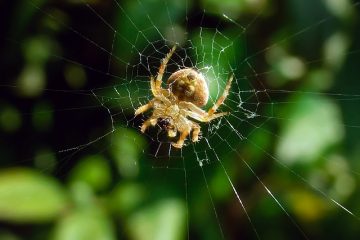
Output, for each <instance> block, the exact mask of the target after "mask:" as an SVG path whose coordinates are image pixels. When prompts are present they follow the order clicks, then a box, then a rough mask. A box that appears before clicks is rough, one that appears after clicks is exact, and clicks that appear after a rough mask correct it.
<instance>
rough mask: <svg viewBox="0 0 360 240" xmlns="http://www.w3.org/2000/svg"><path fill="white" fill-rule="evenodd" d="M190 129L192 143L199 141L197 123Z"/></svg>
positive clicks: (198, 126)
mask: <svg viewBox="0 0 360 240" xmlns="http://www.w3.org/2000/svg"><path fill="white" fill-rule="evenodd" d="M192 128H193V132H192V141H193V142H197V141H199V134H200V125H199V124H197V123H193V126H192Z"/></svg>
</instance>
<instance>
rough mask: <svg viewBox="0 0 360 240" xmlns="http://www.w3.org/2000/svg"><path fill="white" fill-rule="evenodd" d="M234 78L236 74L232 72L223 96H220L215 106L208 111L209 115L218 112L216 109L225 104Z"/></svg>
mask: <svg viewBox="0 0 360 240" xmlns="http://www.w3.org/2000/svg"><path fill="white" fill-rule="evenodd" d="M233 78H234V74H231V76H230V78H229V80H228V82H227V84H226V86H225V90H224V92H223V94H222V96H221V97H219V98H218V100H217V101H216V103H215V104H214V106H212V107H211V108H210V109H209V111H208V115H209V116H210V115H212V114H214V113H215V112H216V110H217V109H218V108H219V107H220V105H221V104H223V102H224V101H225V99H226V98H227V96H228V95H229V91H230V87H231V82H232V80H233Z"/></svg>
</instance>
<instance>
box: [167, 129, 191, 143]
mask: <svg viewBox="0 0 360 240" xmlns="http://www.w3.org/2000/svg"><path fill="white" fill-rule="evenodd" d="M190 131H191V129H190V128H188V129H186V130H184V131H182V132H181V134H180V137H179V139H178V141H177V142H176V143H171V145H173V146H174V147H176V148H182V147H183V145H184V141H185V139H186V137H187V136H188V135H189V134H190Z"/></svg>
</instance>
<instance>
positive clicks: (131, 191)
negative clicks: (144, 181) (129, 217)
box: [109, 181, 146, 215]
mask: <svg viewBox="0 0 360 240" xmlns="http://www.w3.org/2000/svg"><path fill="white" fill-rule="evenodd" d="M145 196H146V189H145V188H144V187H143V185H141V184H136V183H131V182H129V183H126V182H124V181H123V182H121V183H120V184H119V185H118V186H116V187H115V188H114V190H113V191H112V193H111V194H110V196H109V204H110V208H111V209H112V212H114V213H119V214H120V215H126V214H129V213H130V212H131V211H133V210H134V209H135V208H136V207H139V206H140V204H141V203H142V202H143V201H144V199H145Z"/></svg>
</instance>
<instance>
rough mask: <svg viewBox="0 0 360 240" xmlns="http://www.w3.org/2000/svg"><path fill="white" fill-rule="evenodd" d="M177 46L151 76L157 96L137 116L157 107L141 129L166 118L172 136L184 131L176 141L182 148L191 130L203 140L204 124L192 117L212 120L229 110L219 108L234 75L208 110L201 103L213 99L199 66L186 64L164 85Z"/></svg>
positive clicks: (194, 140)
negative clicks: (217, 111) (155, 73)
mask: <svg viewBox="0 0 360 240" xmlns="http://www.w3.org/2000/svg"><path fill="white" fill-rule="evenodd" d="M175 49H176V46H174V47H173V48H172V49H171V50H170V52H169V53H168V54H167V55H166V57H165V58H164V59H163V60H162V62H161V65H160V67H159V72H158V74H157V76H156V79H154V77H152V76H151V77H150V86H151V92H152V94H153V95H154V98H153V99H152V100H150V101H149V102H148V103H147V104H145V105H142V106H140V107H139V108H138V109H136V111H135V116H136V115H138V114H140V113H143V112H146V111H147V110H149V109H151V108H153V109H154V111H153V113H152V115H151V117H150V118H149V119H148V120H146V121H145V122H144V123H143V124H142V126H141V127H140V128H141V132H142V133H144V132H145V131H146V129H147V128H148V127H149V126H155V125H156V123H157V122H158V121H161V122H163V123H164V122H165V130H166V131H167V135H168V137H170V138H173V137H176V136H177V132H179V133H180V137H179V139H178V141H177V142H176V143H175V142H172V145H173V146H174V147H176V148H182V147H183V145H184V141H185V139H186V137H187V136H188V135H189V134H190V132H191V131H192V141H193V142H197V141H198V140H199V134H200V125H199V124H198V123H196V122H194V121H193V120H190V119H188V117H190V118H191V119H194V120H196V121H199V122H210V121H212V120H214V119H215V118H218V117H222V116H224V115H227V114H229V113H228V112H221V113H216V110H217V109H218V108H219V107H220V105H221V104H222V103H223V102H224V101H225V99H226V97H227V96H228V94H229V90H230V86H231V82H232V80H233V75H231V76H230V78H229V80H228V82H227V84H226V86H225V90H224V93H223V95H222V96H221V97H220V98H219V99H218V100H217V101H216V103H215V104H214V105H213V106H212V107H211V108H210V109H209V110H208V111H207V112H206V111H204V110H203V109H201V108H200V107H203V106H205V105H206V103H207V101H208V99H209V89H208V86H207V83H206V81H205V78H204V76H203V75H202V74H201V73H199V72H197V71H196V70H194V69H191V68H185V69H180V70H178V71H176V72H174V73H173V74H171V76H170V77H169V79H168V80H167V84H168V88H167V89H164V88H161V83H162V77H163V75H164V71H165V68H166V65H167V63H168V62H169V60H170V58H171V56H172V54H173V53H174V52H175Z"/></svg>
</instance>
